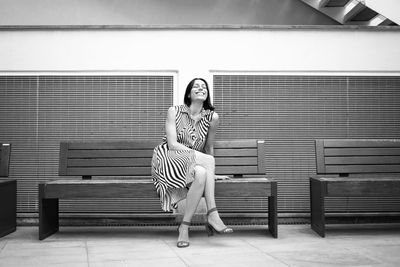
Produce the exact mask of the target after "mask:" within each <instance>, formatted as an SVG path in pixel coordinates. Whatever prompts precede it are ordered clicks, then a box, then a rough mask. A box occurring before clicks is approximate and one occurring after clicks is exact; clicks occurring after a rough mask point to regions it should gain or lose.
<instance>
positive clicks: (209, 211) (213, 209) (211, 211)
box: [207, 207, 218, 216]
mask: <svg viewBox="0 0 400 267" xmlns="http://www.w3.org/2000/svg"><path fill="white" fill-rule="evenodd" d="M214 211H218V210H217V208H216V207H214V208H212V209H210V210H208V211H207V216H208V215H210V214H211V213H213V212H214Z"/></svg>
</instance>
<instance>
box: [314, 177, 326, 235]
mask: <svg viewBox="0 0 400 267" xmlns="http://www.w3.org/2000/svg"><path fill="white" fill-rule="evenodd" d="M325 188H326V185H325V183H323V182H321V181H317V180H314V179H311V180H310V206H311V229H313V230H314V231H315V232H316V233H318V234H319V235H320V236H321V237H325Z"/></svg>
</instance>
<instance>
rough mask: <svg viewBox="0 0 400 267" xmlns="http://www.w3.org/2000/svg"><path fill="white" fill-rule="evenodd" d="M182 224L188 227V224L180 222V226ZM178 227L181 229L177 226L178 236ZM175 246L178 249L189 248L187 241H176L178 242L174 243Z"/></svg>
mask: <svg viewBox="0 0 400 267" xmlns="http://www.w3.org/2000/svg"><path fill="white" fill-rule="evenodd" d="M182 224H184V225H187V226H190V222H185V221H182V223H181V225H182ZM180 227H181V226H180V225H179V226H178V234H179V228H180ZM176 246H177V247H178V248H186V247H188V246H189V241H178V242H177V243H176Z"/></svg>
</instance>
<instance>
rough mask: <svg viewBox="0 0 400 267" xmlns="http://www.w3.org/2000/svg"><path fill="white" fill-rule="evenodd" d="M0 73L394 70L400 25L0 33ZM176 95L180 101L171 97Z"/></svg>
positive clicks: (182, 82) (184, 79) (399, 54)
mask: <svg viewBox="0 0 400 267" xmlns="http://www.w3.org/2000/svg"><path fill="white" fill-rule="evenodd" d="M0 59H1V60H0V71H3V72H7V71H175V72H177V78H178V95H177V98H176V99H175V103H177V102H181V99H182V94H183V92H182V91H184V90H185V87H186V84H187V83H188V82H189V80H191V79H192V78H193V77H198V76H202V77H205V78H207V79H208V80H209V81H210V83H211V77H212V76H211V73H212V72H211V71H215V70H219V71H265V72H269V71H285V72H286V71H287V72H292V71H303V72H315V71H316V72H321V71H323V72H324V71H328V72H400V31H385V30H383V31H377V30H349V29H345V30H332V29H325V30H315V29H279V30H278V29H253V30H244V29H242V30H239V29H224V30H200V29H194V30H183V29H153V30H151V29H150V30H145V29H143V30H142V29H134V30H132V29H130V30H12V31H0ZM178 99H179V101H178Z"/></svg>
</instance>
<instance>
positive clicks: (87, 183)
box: [43, 178, 271, 199]
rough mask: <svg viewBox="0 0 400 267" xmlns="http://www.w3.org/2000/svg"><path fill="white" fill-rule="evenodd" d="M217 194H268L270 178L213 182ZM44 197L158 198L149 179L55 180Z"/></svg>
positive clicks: (250, 195) (259, 195)
mask: <svg viewBox="0 0 400 267" xmlns="http://www.w3.org/2000/svg"><path fill="white" fill-rule="evenodd" d="M215 190H216V194H217V195H218V197H232V196H240V197H268V196H271V180H270V179H267V178H241V179H231V180H223V181H216V188H215ZM43 197H45V198H62V199H74V198H158V196H157V193H156V190H155V189H154V185H153V182H152V181H151V179H137V180H134V179H107V180H58V181H54V182H47V183H46V184H45V187H44V196H43Z"/></svg>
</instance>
